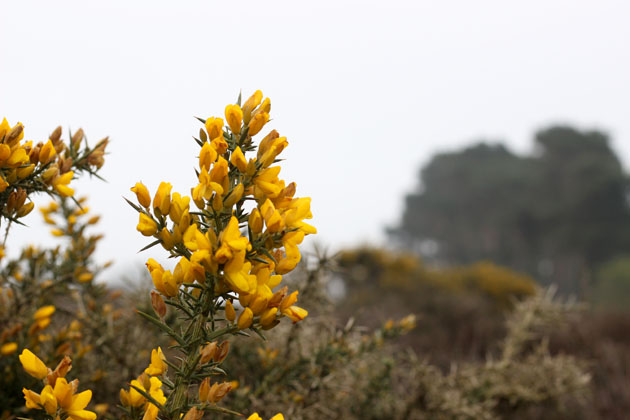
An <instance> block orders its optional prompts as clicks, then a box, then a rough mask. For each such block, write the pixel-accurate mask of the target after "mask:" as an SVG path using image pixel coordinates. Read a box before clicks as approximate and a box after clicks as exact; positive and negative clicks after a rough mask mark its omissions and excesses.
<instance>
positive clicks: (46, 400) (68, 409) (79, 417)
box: [20, 349, 96, 420]
mask: <svg viewBox="0 0 630 420" xmlns="http://www.w3.org/2000/svg"><path fill="white" fill-rule="evenodd" d="M20 362H21V363H22V367H23V368H24V370H25V371H26V372H27V373H28V374H29V375H31V376H33V377H35V378H37V379H40V380H43V381H44V383H45V386H44V388H43V389H42V390H41V392H40V393H39V394H38V393H36V392H34V391H31V390H30V389H26V388H24V389H23V390H22V392H23V393H24V399H25V400H26V407H27V408H33V409H39V410H44V411H45V412H46V413H47V414H49V415H50V416H52V417H54V418H66V419H69V420H94V419H96V413H94V412H92V411H89V410H86V409H85V407H87V405H88V404H89V402H90V400H91V399H92V391H90V390H86V391H83V392H80V393H78V392H77V391H78V388H79V381H78V380H77V379H75V380H74V381H71V382H68V381H67V380H66V378H65V376H66V374H67V373H68V372H69V371H70V369H72V360H70V358H69V357H67V356H66V357H64V359H63V360H62V361H61V362H60V363H59V364H58V365H57V367H56V368H55V370H51V369H49V368H48V367H46V365H45V364H44V362H42V361H41V360H40V359H39V358H38V357H37V356H36V355H34V354H33V353H32V352H31V351H30V350H28V349H24V351H22V354H20Z"/></svg>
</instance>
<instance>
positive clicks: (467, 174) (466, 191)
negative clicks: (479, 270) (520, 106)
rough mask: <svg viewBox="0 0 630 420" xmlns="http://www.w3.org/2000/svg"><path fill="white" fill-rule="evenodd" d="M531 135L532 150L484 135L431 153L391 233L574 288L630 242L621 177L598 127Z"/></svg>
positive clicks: (445, 256)
mask: <svg viewBox="0 0 630 420" xmlns="http://www.w3.org/2000/svg"><path fill="white" fill-rule="evenodd" d="M534 141H535V147H534V150H535V153H534V154H533V155H532V156H518V155H515V154H514V153H512V152H510V151H509V150H508V149H507V148H506V147H505V146H503V145H501V144H488V143H484V142H482V143H479V144H476V145H474V146H471V147H468V148H465V149H464V150H461V151H456V152H451V153H443V154H438V155H436V156H435V157H434V158H433V159H432V160H431V161H430V162H429V163H428V164H427V165H426V166H425V167H423V168H422V169H421V171H420V189H419V192H416V193H412V194H409V195H408V196H407V197H406V205H405V210H404V213H403V216H402V222H401V223H400V225H399V226H398V227H396V228H394V229H389V231H388V233H389V235H390V237H391V238H392V239H394V240H396V241H397V242H398V243H399V244H401V245H402V246H404V247H406V248H412V249H416V250H419V251H420V252H421V253H423V254H425V255H424V256H425V258H427V257H428V258H429V259H433V260H434V261H436V262H440V263H446V264H466V263H471V262H474V261H478V260H483V259H489V260H492V261H495V262H497V263H499V264H504V265H508V266H511V267H513V268H515V269H518V270H523V271H526V272H528V273H530V274H533V275H535V276H537V277H538V278H541V279H542V280H546V281H552V280H553V281H555V282H558V283H560V285H561V287H562V288H563V289H565V291H577V290H578V285H579V282H580V281H582V280H581V278H582V277H583V276H584V275H585V273H587V272H588V271H589V269H590V268H591V267H593V266H595V265H596V264H599V263H601V262H603V261H605V260H607V259H609V258H611V257H614V256H616V255H618V254H621V253H624V252H627V251H628V250H629V249H630V240H629V239H630V208H629V206H628V187H629V184H628V177H627V175H626V174H625V173H624V172H623V169H622V166H621V163H620V161H619V159H618V158H617V156H616V155H615V153H614V151H613V150H612V149H611V148H610V144H609V139H608V137H607V136H606V135H605V134H604V133H601V132H597V131H588V132H581V131H578V130H576V129H573V128H570V127H551V128H549V129H546V130H542V131H540V132H538V133H537V134H536V136H535V140H534ZM427 254H429V255H427Z"/></svg>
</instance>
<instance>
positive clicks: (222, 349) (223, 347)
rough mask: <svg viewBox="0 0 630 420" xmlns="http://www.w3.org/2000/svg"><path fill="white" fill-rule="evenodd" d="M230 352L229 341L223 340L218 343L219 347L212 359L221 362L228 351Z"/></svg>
mask: <svg viewBox="0 0 630 420" xmlns="http://www.w3.org/2000/svg"><path fill="white" fill-rule="evenodd" d="M229 352H230V342H229V341H224V342H223V343H221V344H219V347H218V348H217V352H216V353H215V354H214V357H213V359H214V361H215V362H217V363H221V362H222V361H223V360H224V359H225V358H226V357H227V355H228V353H229Z"/></svg>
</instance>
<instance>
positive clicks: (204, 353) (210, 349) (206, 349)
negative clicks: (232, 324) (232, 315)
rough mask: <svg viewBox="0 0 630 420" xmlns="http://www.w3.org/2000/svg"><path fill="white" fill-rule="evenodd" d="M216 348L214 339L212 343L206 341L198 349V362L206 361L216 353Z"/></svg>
mask: <svg viewBox="0 0 630 420" xmlns="http://www.w3.org/2000/svg"><path fill="white" fill-rule="evenodd" d="M217 348H218V347H217V343H216V341H213V342H212V343H207V344H206V345H205V346H203V347H202V348H201V349H200V350H199V352H200V353H201V359H200V360H199V362H200V363H201V364H202V365H205V364H206V363H208V362H209V361H210V360H211V359H212V358H213V357H214V355H215V354H216V352H217Z"/></svg>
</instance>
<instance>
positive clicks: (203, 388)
mask: <svg viewBox="0 0 630 420" xmlns="http://www.w3.org/2000/svg"><path fill="white" fill-rule="evenodd" d="M209 393H210V378H205V379H204V380H203V381H202V382H201V384H200V385H199V401H201V402H206V401H208V394H209Z"/></svg>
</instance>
